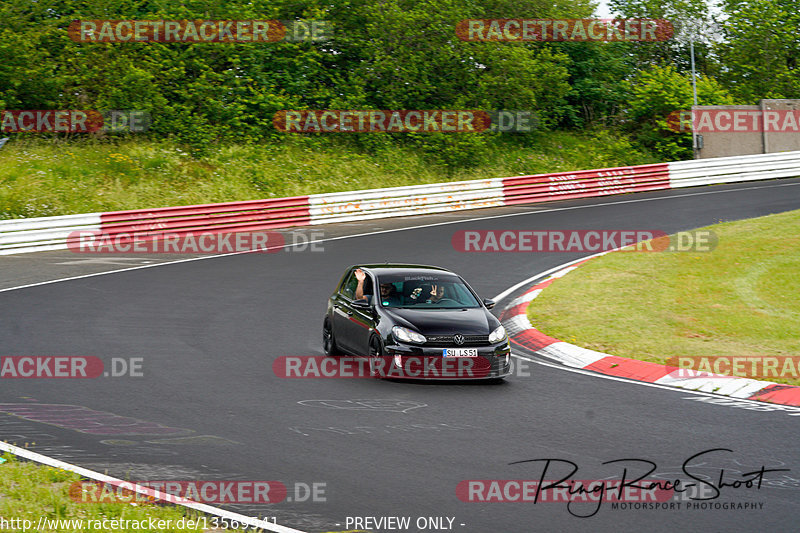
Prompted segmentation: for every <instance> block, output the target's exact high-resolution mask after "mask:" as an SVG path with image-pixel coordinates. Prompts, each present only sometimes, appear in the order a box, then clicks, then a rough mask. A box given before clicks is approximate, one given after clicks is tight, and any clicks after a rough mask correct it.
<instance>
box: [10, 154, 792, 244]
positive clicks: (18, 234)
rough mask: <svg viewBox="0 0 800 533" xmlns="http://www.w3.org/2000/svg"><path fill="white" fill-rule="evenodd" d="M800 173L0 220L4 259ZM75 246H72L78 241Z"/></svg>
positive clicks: (644, 168)
mask: <svg viewBox="0 0 800 533" xmlns="http://www.w3.org/2000/svg"><path fill="white" fill-rule="evenodd" d="M794 176H800V152H783V153H776V154H759V155H747V156H735V157H720V158H716V159H700V160H694V161H678V162H674V163H660V164H654V165H639V166H633V167H618V168H604V169H595V170H581V171H576V172H558V173H554V174H539V175H534V176H516V177H511V178H496V179H489V180H473V181H460V182H452V183H437V184H430V185H414V186H410V187H392V188H386V189H371V190H363V191H352V192H339V193H327V194H313V195H310V196H295V197H292V198H273V199H267V200H251V201H246V202H227V203H220V204H208V205H188V206H179V207H162V208H156V209H137V210H133V211H116V212H109V213H90V214H85V215H67V216H60V217H43V218H27V219H16V220H6V221H0V255H7V254H18V253H25V252H38V251H46V250H62V249H66V248H68V246H69V244H71V243H72V242H74V240H75V239H76V237H74V233H73V232H78V231H86V230H91V231H100V232H102V233H103V234H108V235H111V236H122V235H123V234H134V233H135V234H136V236H137V238H139V239H141V238H158V237H159V235H162V234H165V233H170V234H182V233H189V232H201V231H202V232H240V231H262V230H267V229H275V228H285V227H290V226H307V225H311V224H330V223H335V222H349V221H355V220H367V219H373V218H386V217H396V216H405V215H420V214H428V213H442V212H446V211H455V210H461V209H477V208H482V207H498V206H505V205H516V204H525V203H535V202H548V201H553V200H566V199H572V198H588V197H592V196H603V195H609V194H623V193H628V192H638V191H651V190H658V189H674V188H678V187H691V186H695V185H709V184H713V183H731V182H737V181H750V180H764V179H772V178H785V177H794ZM71 241H72V242H71Z"/></svg>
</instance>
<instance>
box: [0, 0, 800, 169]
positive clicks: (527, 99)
mask: <svg viewBox="0 0 800 533" xmlns="http://www.w3.org/2000/svg"><path fill="white" fill-rule="evenodd" d="M610 5H611V8H612V10H613V12H614V13H615V14H616V15H617V16H619V17H625V18H632V17H644V18H658V19H667V20H670V21H671V22H672V23H673V26H674V28H675V35H674V38H672V39H670V40H667V41H663V42H524V43H523V42H469V41H464V40H462V39H459V38H458V37H457V36H456V31H455V28H456V24H457V23H458V22H459V21H462V20H465V19H493V18H504V19H510V18H523V19H525V18H527V19H530V18H536V19H562V18H570V19H575V18H591V17H592V16H593V6H592V4H591V2H590V1H589V0H513V1H512V0H378V1H376V0H269V1H267V0H184V1H182V2H172V1H169V0H5V1H4V2H3V3H2V4H0V109H99V110H104V109H144V110H147V111H148V112H149V113H150V116H151V118H152V125H151V127H150V129H149V130H148V132H147V134H146V135H147V136H149V137H150V138H154V139H173V140H176V141H178V142H181V143H185V144H187V145H189V146H191V147H194V148H195V149H198V150H201V149H202V147H207V146H213V145H214V144H218V143H226V142H243V143H254V142H258V143H279V142H281V139H282V138H283V137H284V136H285V135H287V134H285V133H282V132H280V131H279V130H277V129H276V128H275V127H274V125H273V123H272V119H273V116H274V115H275V113H276V112H278V111H281V110H286V109H485V110H496V109H526V110H533V111H535V113H536V116H537V119H538V122H537V128H538V129H539V130H545V131H546V130H548V129H556V128H557V129H567V130H569V129H574V130H585V129H591V128H610V129H614V130H617V131H619V132H622V133H627V134H629V135H631V136H633V138H635V139H636V140H637V141H638V142H640V143H641V144H642V145H643V146H646V147H648V148H650V149H652V150H653V151H654V152H655V153H656V154H657V155H658V156H659V157H662V158H664V159H680V158H685V157H688V156H690V155H691V138H690V136H688V135H686V134H676V133H674V132H672V131H670V130H669V128H668V127H667V125H666V117H667V115H668V114H669V113H670V112H672V111H676V110H680V109H689V108H690V106H691V105H692V88H691V80H690V76H689V69H690V54H689V49H690V45H691V43H693V44H694V49H695V56H696V69H697V73H698V77H697V80H698V83H697V90H698V98H699V103H700V104H701V105H712V104H754V103H757V102H758V100H759V99H762V98H795V97H798V95H800V71H799V70H798V58H800V32H798V31H797V28H798V27H800V11H799V10H797V3H796V0H747V1H743V0H722V2H721V3H720V4H719V5H718V8H717V9H716V11H709V8H708V5H707V3H706V2H705V1H704V0H666V1H663V0H612V1H611V4H610ZM90 19H92V20H161V19H164V20H197V19H203V20H228V19H232V20H250V19H259V20H261V19H274V20H284V21H298V20H323V21H327V22H328V23H330V25H331V28H332V31H331V38H330V39H326V40H320V41H316V42H311V41H301V42H293V41H292V40H291V39H288V40H284V41H280V42H269V43H237V44H224V43H218V44H208V43H197V44H194V43H192V44H188V43H152V42H151V43H137V42H122V43H102V44H101V43H81V42H76V40H74V39H73V38H71V37H70V35H69V28H70V24H71V23H73V21H75V20H90ZM492 138H493V135H492V134H482V135H449V136H448V135H446V134H425V135H422V134H414V133H404V134H391V135H385V134H384V135H376V134H369V133H367V134H352V135H350V136H349V137H348V139H347V140H346V142H348V143H354V144H355V145H357V146H358V147H360V148H363V149H366V150H370V149H373V148H377V147H380V146H381V145H383V144H386V143H406V144H410V145H414V146H419V147H421V148H422V149H423V150H428V151H431V152H437V153H442V152H444V153H447V154H451V155H453V159H452V161H453V163H454V164H458V162H459V161H461V160H463V159H464V156H465V154H469V153H470V152H471V151H474V150H478V151H479V150H481V149H485V148H486V146H487V143H491V142H493V141H492ZM506 138H507V139H511V141H510V142H518V143H526V142H529V141H528V140H527V136H526V135H524V134H516V135H513V136H507V137H506ZM504 142H508V141H505V140H504Z"/></svg>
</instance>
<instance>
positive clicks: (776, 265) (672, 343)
mask: <svg viewBox="0 0 800 533" xmlns="http://www.w3.org/2000/svg"><path fill="white" fill-rule="evenodd" d="M708 229H711V230H713V231H714V232H715V233H716V235H717V237H718V239H719V240H718V246H717V247H716V249H715V250H714V251H713V252H705V253H701V252H673V253H670V252H664V253H635V252H615V253H611V254H607V255H605V256H602V257H599V258H596V259H593V260H592V261H589V262H588V263H586V264H585V265H583V266H581V267H580V268H579V269H578V270H576V271H574V272H571V273H570V274H568V275H567V276H565V277H564V278H562V279H559V280H558V281H556V282H555V283H553V285H551V286H550V287H549V288H548V289H547V290H545V291H544V292H543V293H542V294H541V296H539V297H538V298H537V299H536V300H534V301H533V304H532V305H531V306H530V307H529V308H528V317H529V319H530V320H531V323H532V324H534V326H536V328H537V329H540V330H541V331H544V332H545V333H547V334H548V335H552V336H554V337H556V338H558V339H561V340H563V341H566V342H570V343H573V344H577V345H579V346H583V347H585V348H590V349H592V350H598V351H601V352H605V353H609V354H612V355H619V356H623V357H630V358H634V359H641V360H643V361H653V362H657V363H665V362H666V360H667V358H669V357H673V356H745V357H747V356H749V357H753V356H800V211H791V212H787V213H781V214H776V215H769V216H765V217H760V218H755V219H751V220H744V221H737V222H726V223H722V224H716V225H713V226H709V228H708ZM779 376H781V377H777V378H775V377H774V376H770V377H763V378H756V379H765V380H769V381H776V382H778V383H787V384H791V385H800V379H797V377H795V376H794V375H792V374H791V373H789V372H787V373H785V374H782V375H781V374H779Z"/></svg>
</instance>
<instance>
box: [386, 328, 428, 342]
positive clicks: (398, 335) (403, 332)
mask: <svg viewBox="0 0 800 533" xmlns="http://www.w3.org/2000/svg"><path fill="white" fill-rule="evenodd" d="M392 335H394V338H395V339H397V340H399V341H401V342H416V343H419V344H422V343H424V342H425V341H426V340H427V339H425V335H420V334H419V333H417V332H416V331H411V330H410V329H408V328H401V327H400V326H395V327H393V328H392Z"/></svg>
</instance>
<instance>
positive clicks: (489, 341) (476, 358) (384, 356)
mask: <svg viewBox="0 0 800 533" xmlns="http://www.w3.org/2000/svg"><path fill="white" fill-rule="evenodd" d="M493 306H494V302H493V301H492V300H489V299H484V300H481V299H480V298H479V297H478V295H477V294H476V293H475V291H474V290H472V288H471V287H470V286H469V285H468V284H467V283H466V282H465V281H464V280H463V279H462V278H461V277H460V276H459V275H457V274H455V273H454V272H451V271H449V270H447V269H444V268H439V267H433V266H423V265H399V264H378V265H355V266H352V267H350V268H348V269H347V270H346V271H345V273H344V276H342V279H341V281H340V282H339V285H338V287H337V288H336V291H335V292H334V293H333V295H332V296H331V297H330V299H329V300H328V310H327V313H326V314H325V320H324V324H323V346H324V349H325V353H326V354H327V355H329V356H339V355H345V354H350V355H354V356H359V357H367V358H368V359H369V369H370V371H371V373H372V375H374V376H378V377H403V378H434V379H442V378H458V379H493V380H499V379H501V378H503V377H505V376H507V375H508V374H509V373H510V366H511V361H510V357H511V347H510V346H509V343H508V337H507V336H506V332H505V329H504V328H503V326H502V325H501V324H500V321H499V320H498V319H497V318H496V317H495V316H494V315H492V314H491V313H490V312H489V309H491V308H492V307H493Z"/></svg>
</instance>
